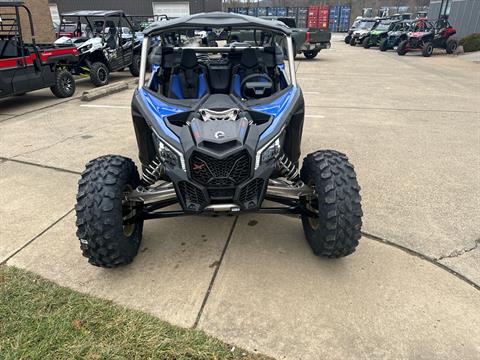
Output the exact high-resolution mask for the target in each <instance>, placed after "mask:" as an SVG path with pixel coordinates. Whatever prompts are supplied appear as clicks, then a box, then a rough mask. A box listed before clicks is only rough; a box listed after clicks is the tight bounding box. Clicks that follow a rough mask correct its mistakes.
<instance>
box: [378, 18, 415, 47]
mask: <svg viewBox="0 0 480 360" xmlns="http://www.w3.org/2000/svg"><path fill="white" fill-rule="evenodd" d="M411 25H412V20H402V21H399V22H397V23H396V24H395V25H394V26H393V29H392V30H391V31H389V32H388V34H387V36H386V37H384V38H383V39H382V40H381V41H380V44H379V46H378V48H379V49H380V51H387V50H391V49H394V48H396V47H397V46H398V45H399V44H400V43H401V42H402V41H404V40H407V35H408V31H409V29H410V26H411Z"/></svg>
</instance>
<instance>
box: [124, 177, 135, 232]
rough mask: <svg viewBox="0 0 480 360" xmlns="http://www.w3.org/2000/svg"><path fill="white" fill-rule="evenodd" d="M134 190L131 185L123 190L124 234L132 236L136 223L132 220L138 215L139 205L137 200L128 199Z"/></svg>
mask: <svg viewBox="0 0 480 360" xmlns="http://www.w3.org/2000/svg"><path fill="white" fill-rule="evenodd" d="M131 191H132V187H131V186H130V185H126V186H125V189H124V190H123V194H124V196H123V200H122V219H123V224H122V227H123V235H125V236H126V237H130V236H132V235H133V233H134V232H135V228H136V224H135V222H134V221H133V220H132V219H133V218H134V217H135V216H137V206H136V204H135V202H133V201H129V200H127V195H128V194H129V193H130V192H131Z"/></svg>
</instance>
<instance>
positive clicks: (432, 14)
mask: <svg viewBox="0 0 480 360" xmlns="http://www.w3.org/2000/svg"><path fill="white" fill-rule="evenodd" d="M441 6H442V0H432V1H430V6H429V7H428V14H427V17H428V18H429V19H438V14H440V7H441Z"/></svg>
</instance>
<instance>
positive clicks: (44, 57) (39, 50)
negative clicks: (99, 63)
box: [0, 1, 78, 98]
mask: <svg viewBox="0 0 480 360" xmlns="http://www.w3.org/2000/svg"><path fill="white" fill-rule="evenodd" d="M21 16H25V19H26V22H22V21H21ZM22 25H23V26H25V25H27V28H22ZM25 37H26V38H27V39H28V38H30V40H26V39H25ZM77 61H78V51H77V48H76V47H75V46H62V47H59V46H55V45H54V44H44V43H37V42H36V41H35V31H34V25H33V21H32V15H31V13H30V10H29V9H28V7H26V6H25V4H24V3H23V1H7V2H0V98H3V97H7V96H12V95H23V94H25V93H27V92H30V91H34V90H39V89H44V88H50V89H51V91H52V93H53V94H54V95H55V96H57V97H59V98H66V97H70V96H72V95H73V94H74V93H75V80H74V78H73V76H72V74H71V73H70V71H71V69H72V67H73V65H74V64H75V63H76V62H77Z"/></svg>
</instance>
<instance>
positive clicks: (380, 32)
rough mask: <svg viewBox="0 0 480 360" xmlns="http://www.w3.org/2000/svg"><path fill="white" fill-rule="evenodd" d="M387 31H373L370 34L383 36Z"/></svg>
mask: <svg viewBox="0 0 480 360" xmlns="http://www.w3.org/2000/svg"><path fill="white" fill-rule="evenodd" d="M386 32H387V31H385V30H373V31H372V32H371V34H372V35H382V34H385V33H386Z"/></svg>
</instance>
